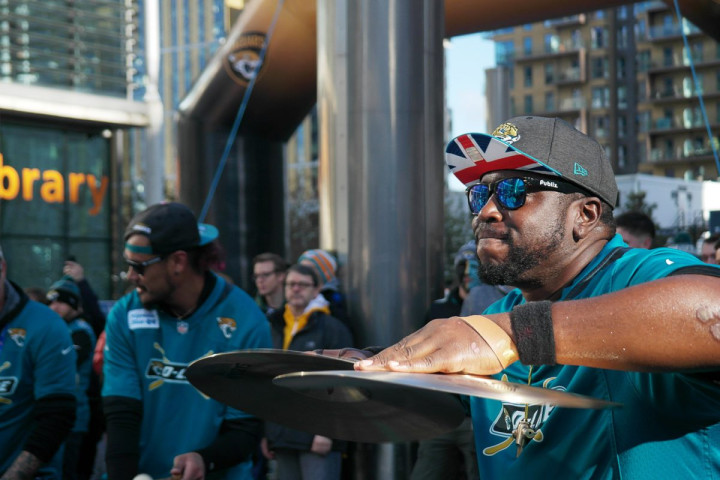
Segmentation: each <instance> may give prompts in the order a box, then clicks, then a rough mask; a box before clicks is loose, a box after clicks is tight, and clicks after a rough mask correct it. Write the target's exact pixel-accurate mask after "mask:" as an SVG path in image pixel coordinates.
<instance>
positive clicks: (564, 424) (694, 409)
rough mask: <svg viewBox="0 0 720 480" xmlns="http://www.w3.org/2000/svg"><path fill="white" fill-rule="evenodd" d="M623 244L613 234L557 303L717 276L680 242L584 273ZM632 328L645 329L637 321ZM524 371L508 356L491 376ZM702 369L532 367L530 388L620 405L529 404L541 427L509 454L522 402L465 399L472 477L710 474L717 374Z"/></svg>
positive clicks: (515, 299) (508, 305) (719, 468)
mask: <svg viewBox="0 0 720 480" xmlns="http://www.w3.org/2000/svg"><path fill="white" fill-rule="evenodd" d="M623 247H626V245H625V244H624V243H623V242H622V239H621V237H620V236H619V235H616V236H615V238H613V239H612V240H611V241H610V242H608V244H607V245H606V246H605V248H604V249H603V250H602V251H601V252H600V253H599V254H598V256H597V257H596V258H595V259H594V260H593V261H592V262H591V263H590V264H589V265H587V266H586V268H585V269H584V270H583V271H582V272H581V273H580V275H578V277H577V278H576V279H575V280H574V281H573V283H572V284H571V285H569V286H568V287H566V288H565V289H564V290H563V292H562V297H561V299H560V300H559V301H562V300H569V299H570V298H575V299H579V298H589V297H595V296H599V295H602V294H604V293H609V292H614V291H617V290H621V289H623V288H625V287H629V286H632V285H638V284H641V283H644V282H648V281H651V280H655V279H659V278H663V277H668V276H671V275H677V274H682V273H698V274H704V275H714V276H720V268H717V267H716V266H712V265H706V264H703V263H702V262H700V260H698V259H697V258H695V257H694V256H692V255H689V254H687V253H684V252H681V251H679V250H674V249H668V248H660V249H655V250H643V249H630V250H628V251H627V252H625V253H624V254H623V255H622V256H621V257H620V258H618V259H616V260H615V261H614V262H612V263H608V264H607V265H606V266H605V267H604V268H602V269H600V270H597V272H596V273H595V274H594V275H593V276H592V277H591V278H590V280H589V281H587V278H588V277H589V275H590V272H592V271H593V270H594V269H595V268H596V267H597V266H598V265H599V264H600V263H601V262H602V261H603V260H604V259H605V258H606V257H608V256H609V255H611V252H613V251H618V250H617V249H621V248H623ZM523 302H524V300H523V297H522V295H521V294H520V292H519V290H513V291H512V292H510V293H509V294H508V295H507V296H506V297H505V298H503V299H501V300H500V301H498V302H496V303H494V304H493V305H491V306H490V307H489V308H488V309H487V310H486V311H485V313H486V314H491V313H499V312H508V311H510V310H511V309H512V308H513V307H514V306H515V305H518V304H521V303H523ZM611 334H612V332H608V335H611ZM637 334H638V335H652V332H648V331H645V330H644V329H643V326H642V325H638V326H637ZM528 374H529V368H528V367H526V366H524V365H522V364H521V363H520V362H515V363H513V364H512V365H510V366H509V367H508V368H507V369H505V370H504V371H503V372H502V373H501V374H499V375H496V378H498V379H501V380H504V381H509V382H518V383H527V381H528ZM709 376H710V375H708V372H684V373H638V372H623V371H611V370H602V369H595V368H588V367H574V366H562V365H557V366H541V367H535V368H534V369H533V370H532V385H533V386H536V387H542V388H553V389H557V390H562V391H569V392H573V393H577V394H581V395H588V396H591V397H595V398H601V399H605V400H610V401H613V402H619V403H622V404H623V407H621V408H616V409H608V410H587V409H573V408H560V407H552V406H543V405H530V406H529V411H528V419H529V421H530V423H531V425H532V427H533V428H534V429H535V430H536V431H538V432H539V433H538V435H536V436H535V438H534V439H533V440H531V441H530V443H529V444H528V445H526V446H525V448H524V449H523V451H522V453H521V454H520V456H517V448H516V445H515V443H514V440H513V438H512V437H511V433H512V431H513V430H514V429H515V427H516V426H517V424H518V422H519V421H520V420H521V419H523V418H524V416H525V405H524V404H513V403H501V402H498V401H494V400H487V399H482V398H475V397H473V398H471V399H470V406H471V411H472V417H473V425H474V431H475V440H476V444H477V445H476V446H477V452H478V464H479V468H480V477H481V478H493V479H525V478H527V477H528V475H533V472H534V474H538V475H542V476H543V477H547V478H572V479H585V478H593V479H633V480H638V479H651V478H652V479H657V478H694V479H717V478H718V472H720V448H718V445H720V382H717V381H712V380H710V379H708V377H709ZM715 378H716V379H717V378H718V376H715Z"/></svg>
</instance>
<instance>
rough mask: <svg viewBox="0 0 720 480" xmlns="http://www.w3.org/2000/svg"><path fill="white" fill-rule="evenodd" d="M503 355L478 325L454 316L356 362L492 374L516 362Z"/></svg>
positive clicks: (361, 366)
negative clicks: (504, 358)
mask: <svg viewBox="0 0 720 480" xmlns="http://www.w3.org/2000/svg"><path fill="white" fill-rule="evenodd" d="M477 317H479V316H477ZM480 318H485V320H486V321H487V322H490V320H489V319H487V318H486V317H480ZM495 328H499V327H495ZM504 335H505V336H506V337H507V341H508V342H509V344H510V345H511V346H513V347H514V345H512V341H511V340H510V337H509V336H507V334H504ZM491 343H493V342H491ZM501 357H503V355H502V352H498V351H496V350H495V349H494V348H491V347H490V345H488V342H486V341H485V339H484V337H483V336H481V335H480V334H479V333H478V331H477V330H476V328H474V327H473V326H471V325H470V324H469V323H468V322H467V321H465V320H463V319H461V318H460V317H452V318H443V319H437V320H433V321H431V322H429V323H428V324H427V325H425V326H424V327H423V328H421V329H420V330H418V331H417V332H415V333H413V334H411V335H408V336H407V337H405V338H403V339H402V340H400V341H399V342H398V343H396V344H395V345H393V346H391V347H388V348H386V349H385V350H383V351H382V352H380V353H379V354H377V355H375V356H374V357H371V358H369V359H367V360H362V361H359V362H357V363H355V370H389V371H394V372H417V373H467V374H473V375H492V374H495V373H498V372H500V371H501V370H502V369H503V368H504V366H507V364H508V363H512V362H511V361H510V362H507V361H506V362H504V363H503V361H502V360H499V359H500V358H501ZM510 360H512V359H510ZM512 361H514V360H512Z"/></svg>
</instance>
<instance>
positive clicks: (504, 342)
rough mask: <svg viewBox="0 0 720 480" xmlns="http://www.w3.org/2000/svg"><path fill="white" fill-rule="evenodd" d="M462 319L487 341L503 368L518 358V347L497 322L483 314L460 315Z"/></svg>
mask: <svg viewBox="0 0 720 480" xmlns="http://www.w3.org/2000/svg"><path fill="white" fill-rule="evenodd" d="M460 319H462V320H463V321H464V322H465V323H467V324H468V325H470V326H471V327H472V328H473V330H475V331H476V332H477V333H479V334H480V336H481V337H482V338H483V340H485V342H487V344H488V345H489V346H490V349H491V350H492V351H493V352H494V353H495V356H496V357H497V359H498V361H499V362H500V365H502V368H505V367H507V366H508V365H510V364H511V363H513V362H515V361H517V360H518V358H519V357H518V351H517V347H516V346H515V344H514V343H513V341H512V339H511V338H510V335H508V334H507V333H505V330H503V329H502V328H500V327H499V326H498V325H497V324H496V323H495V322H493V321H492V320H490V319H489V318H487V317H483V316H482V315H471V316H469V317H460Z"/></svg>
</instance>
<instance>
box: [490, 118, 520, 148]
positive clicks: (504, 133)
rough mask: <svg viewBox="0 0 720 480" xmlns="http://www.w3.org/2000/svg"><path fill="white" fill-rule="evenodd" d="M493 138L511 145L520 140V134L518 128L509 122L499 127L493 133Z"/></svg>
mask: <svg viewBox="0 0 720 480" xmlns="http://www.w3.org/2000/svg"><path fill="white" fill-rule="evenodd" d="M492 136H493V137H496V138H499V139H500V140H502V141H503V142H505V143H507V144H510V145H512V144H513V143H515V142H517V141H518V140H520V134H519V133H518V129H517V127H516V126H515V125H513V124H512V123H509V122H506V123H503V124H502V125H500V126H499V127H497V128H496V129H495V131H494V132H492Z"/></svg>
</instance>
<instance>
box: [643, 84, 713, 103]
mask: <svg viewBox="0 0 720 480" xmlns="http://www.w3.org/2000/svg"><path fill="white" fill-rule="evenodd" d="M700 93H702V96H703V98H704V99H712V98H718V97H720V91H717V90H716V91H713V92H704V91H701V92H700ZM697 98H698V92H697V90H695V89H693V90H692V91H691V90H690V89H686V88H682V87H678V86H673V88H662V89H659V90H653V91H651V92H650V97H649V99H650V101H651V102H652V103H673V102H676V103H680V102H685V101H687V100H691V99H692V100H694V99H697Z"/></svg>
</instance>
